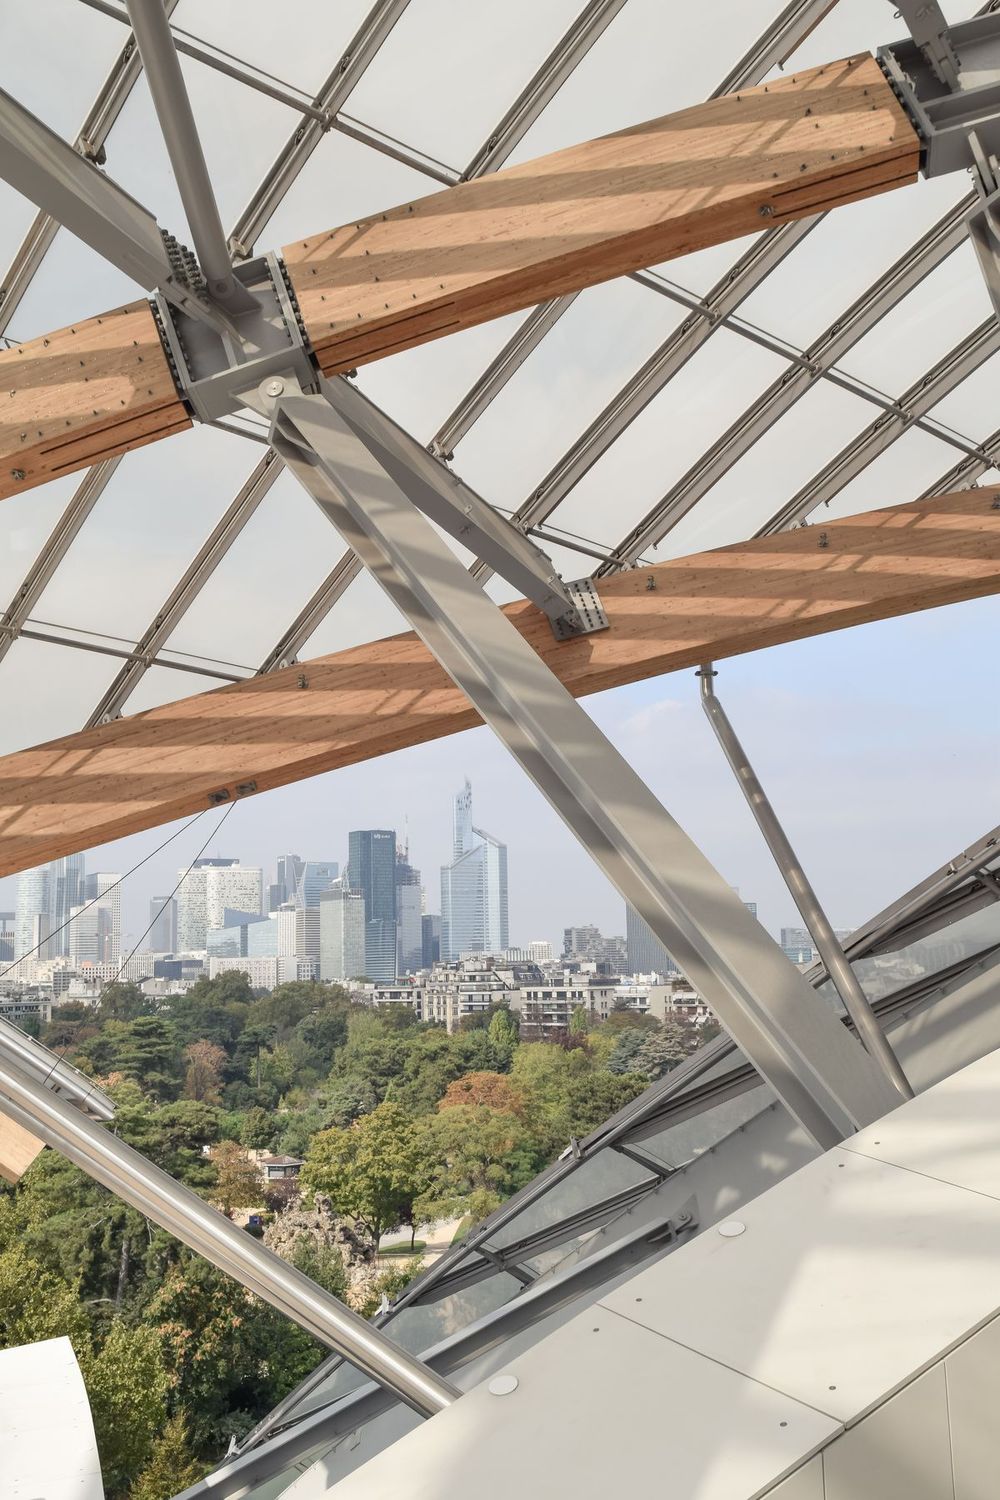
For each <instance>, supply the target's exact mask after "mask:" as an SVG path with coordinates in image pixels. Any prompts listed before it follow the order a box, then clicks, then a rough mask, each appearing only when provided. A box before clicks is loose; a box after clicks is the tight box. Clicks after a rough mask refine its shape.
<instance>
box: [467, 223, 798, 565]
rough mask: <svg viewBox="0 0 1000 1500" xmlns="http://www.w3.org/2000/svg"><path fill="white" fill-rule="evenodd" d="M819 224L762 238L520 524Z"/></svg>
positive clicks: (524, 508) (549, 500)
mask: <svg viewBox="0 0 1000 1500" xmlns="http://www.w3.org/2000/svg"><path fill="white" fill-rule="evenodd" d="M817 222H818V220H817V219H815V218H814V219H802V220H799V221H797V222H793V223H790V224H783V225H782V226H781V228H780V229H774V230H771V231H770V232H769V233H768V234H764V235H761V236H760V237H759V238H758V239H756V240H755V241H754V243H753V244H752V245H751V247H750V249H749V250H748V251H747V252H746V254H745V255H742V256H741V257H740V259H739V260H738V261H737V262H736V264H735V265H734V266H733V267H732V268H731V269H730V270H729V271H727V272H726V274H725V276H723V277H722V279H721V280H720V281H719V282H717V283H716V285H715V286H714V287H713V288H712V290H711V291H710V292H709V293H708V295H707V297H706V298H705V301H704V304H703V308H702V309H700V310H699V312H698V313H697V314H695V315H693V316H691V317H690V318H685V320H684V322H683V323H681V325H680V326H679V327H678V328H676V329H674V331H673V332H672V333H671V334H670V335H669V336H668V337H667V338H666V339H665V340H664V342H663V343H662V344H661V345H660V347H659V349H657V350H656V352H655V353H654V354H651V355H650V357H649V359H647V360H646V362H645V364H644V365H642V367H641V368H640V369H639V370H637V371H636V373H635V374H634V375H633V376H632V377H631V379H630V380H628V381H627V382H626V383H625V385H623V386H622V388H621V389H620V390H619V391H618V392H617V394H616V395H615V396H614V397H612V399H611V401H609V402H608V404H607V406H605V408H604V410H603V411H601V412H600V413H599V414H598V415H597V416H596V417H595V418H594V420H593V422H591V424H590V426H589V427H587V428H586V430H585V431H584V432H582V433H581V434H580V436H579V437H578V438H577V440H576V442H575V443H574V444H573V445H572V447H570V448H568V449H567V451H566V452H565V453H564V454H563V456H562V458H560V460H559V462H558V463H557V464H556V465H555V466H554V468H552V469H551V470H550V471H549V473H548V474H547V475H546V476H545V478H544V479H543V480H542V482H541V484H540V485H539V486H538V487H537V489H535V490H534V491H533V492H532V494H531V495H530V496H529V497H528V499H527V500H525V501H524V503H523V504H522V505H520V506H519V507H518V509H517V510H516V511H515V513H514V518H513V519H514V522H515V524H517V525H519V526H524V527H529V526H537V525H539V523H541V522H543V521H545V520H546V519H547V518H548V517H549V516H550V515H551V514H552V512H553V511H554V510H555V509H556V507H557V506H559V505H560V504H561V503H562V502H563V500H565V499H566V497H567V495H568V494H569V493H570V492H571V490H573V489H574V488H575V486H576V485H578V484H579V483H580V481H581V480H582V479H583V478H584V476H585V475H586V474H588V473H589V472H590V470H591V469H592V468H593V466H594V464H596V463H597V461H598V459H599V458H600V457H601V456H602V455H603V454H604V453H606V452H607V451H608V449H609V448H610V447H611V445H612V444H613V443H614V442H616V441H617V439H618V438H619V437H621V435H622V433H623V432H625V431H626V429H627V428H628V427H629V426H630V425H631V424H632V422H634V421H635V419H636V417H638V416H639V415H640V414H641V413H642V412H643V411H645V409H646V407H647V406H648V405H649V404H650V402H651V401H653V400H654V399H655V398H656V397H657V396H658V395H659V394H660V392H661V391H662V390H663V389H664V387H665V386H667V385H668V384H669V382H670V381H671V380H673V378H674V377H675V376H676V375H678V374H680V372H681V370H683V369H684V367H685V365H686V364H687V363H688V361H689V360H690V359H692V358H693V357H694V355H695V354H697V352H698V350H699V349H701V348H703V347H704V345H705V344H706V343H707V342H708V340H709V339H710V338H711V337H712V335H713V334H714V333H715V331H716V329H717V328H718V327H719V326H720V324H721V322H722V320H723V319H724V318H725V317H727V316H728V315H729V314H730V313H732V312H733V311H735V309H736V308H737V307H739V305H740V303H741V302H743V301H745V299H746V298H747V297H749V296H750V294H751V292H754V291H756V289H757V288H758V287H759V286H760V285H761V284H762V282H764V281H765V280H766V279H767V277H768V276H769V275H770V274H771V272H772V271H773V270H775V269H776V268H777V267H778V266H779V265H780V264H781V262H782V261H783V260H784V258H785V256H786V255H788V254H789V253H790V252H791V251H792V250H793V249H794V248H795V246H796V245H798V244H800V243H801V242H802V240H803V239H804V238H805V236H806V235H807V234H808V233H809V231H810V230H811V229H812V228H813V227H814V226H815V224H816V223H817ZM483 571H484V570H483V569H480V568H478V567H477V568H476V570H475V573H476V576H477V577H481V576H483ZM599 571H604V570H603V569H602V570H599Z"/></svg>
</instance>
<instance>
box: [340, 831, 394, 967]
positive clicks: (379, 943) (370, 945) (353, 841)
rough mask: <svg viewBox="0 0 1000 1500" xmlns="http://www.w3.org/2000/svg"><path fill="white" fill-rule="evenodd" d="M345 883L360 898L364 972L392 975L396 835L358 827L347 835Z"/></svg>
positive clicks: (392, 832)
mask: <svg viewBox="0 0 1000 1500" xmlns="http://www.w3.org/2000/svg"><path fill="white" fill-rule="evenodd" d="M347 883H348V886H349V888H350V889H351V890H352V891H357V892H359V893H360V894H361V896H362V897H363V898H364V904H365V970H364V972H365V974H366V975H367V977H368V978H369V979H375V980H387V979H395V977H396V834H395V831H394V830H393V829H391V828H359V829H355V830H354V831H353V832H352V833H350V834H348V851H347Z"/></svg>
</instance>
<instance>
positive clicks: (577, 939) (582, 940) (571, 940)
mask: <svg viewBox="0 0 1000 1500" xmlns="http://www.w3.org/2000/svg"><path fill="white" fill-rule="evenodd" d="M603 955H604V934H603V933H602V932H601V931H600V929H599V928H597V927H594V926H586V927H567V928H565V929H564V931H563V947H562V956H563V958H594V959H597V958H602V957H603Z"/></svg>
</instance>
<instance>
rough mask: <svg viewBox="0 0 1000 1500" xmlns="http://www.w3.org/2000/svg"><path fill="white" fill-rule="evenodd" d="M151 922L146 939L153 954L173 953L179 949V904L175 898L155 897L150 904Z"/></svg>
mask: <svg viewBox="0 0 1000 1500" xmlns="http://www.w3.org/2000/svg"><path fill="white" fill-rule="evenodd" d="M161 908H162V909H161ZM149 920H150V922H152V924H153V925H152V927H150V929H149V935H148V937H147V939H146V942H147V944H148V946H149V948H150V949H151V950H152V952H153V953H173V951H174V949H175V948H176V947H177V902H176V901H175V900H174V898H173V896H154V897H153V898H152V900H151V901H150V903H149Z"/></svg>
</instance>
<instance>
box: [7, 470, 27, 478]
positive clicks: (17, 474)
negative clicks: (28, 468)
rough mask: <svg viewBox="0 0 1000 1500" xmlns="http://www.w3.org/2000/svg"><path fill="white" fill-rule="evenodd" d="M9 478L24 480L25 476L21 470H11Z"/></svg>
mask: <svg viewBox="0 0 1000 1500" xmlns="http://www.w3.org/2000/svg"><path fill="white" fill-rule="evenodd" d="M10 477H11V479H24V478H25V477H26V476H25V472H24V470H23V469H11V471H10Z"/></svg>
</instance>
